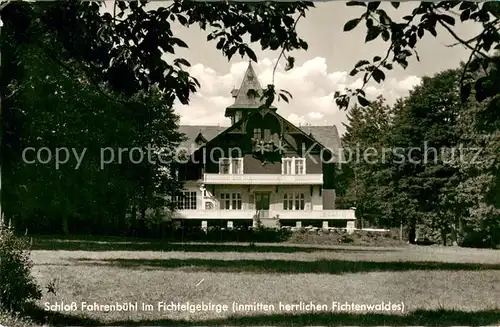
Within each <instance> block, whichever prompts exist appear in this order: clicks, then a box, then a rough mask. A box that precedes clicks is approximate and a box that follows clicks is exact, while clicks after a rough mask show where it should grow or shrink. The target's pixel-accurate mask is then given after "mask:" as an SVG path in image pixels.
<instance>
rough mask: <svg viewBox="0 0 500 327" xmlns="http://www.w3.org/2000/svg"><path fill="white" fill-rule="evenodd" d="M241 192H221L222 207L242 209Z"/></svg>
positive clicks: (223, 208) (224, 208)
mask: <svg viewBox="0 0 500 327" xmlns="http://www.w3.org/2000/svg"><path fill="white" fill-rule="evenodd" d="M241 206H242V203H241V193H221V194H220V208H221V209H222V210H241Z"/></svg>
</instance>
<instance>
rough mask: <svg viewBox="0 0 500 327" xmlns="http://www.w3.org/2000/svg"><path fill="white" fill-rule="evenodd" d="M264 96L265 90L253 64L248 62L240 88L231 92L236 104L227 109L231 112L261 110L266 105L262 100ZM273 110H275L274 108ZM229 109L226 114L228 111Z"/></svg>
mask: <svg viewBox="0 0 500 327" xmlns="http://www.w3.org/2000/svg"><path fill="white" fill-rule="evenodd" d="M250 90H253V91H250ZM262 94H263V88H262V86H261V85H260V82H259V79H258V77H257V74H256V73H255V70H254V69H253V66H252V62H248V67H247V70H246V72H245V76H244V77H243V81H242V82H241V86H240V88H239V89H234V90H232V91H231V95H233V97H234V98H235V100H234V103H233V104H232V105H230V106H229V107H227V109H229V111H230V110H231V109H256V108H259V107H260V106H261V105H262V104H264V101H263V100H261V97H262ZM271 108H273V109H274V107H271ZM227 109H226V112H227V111H228V110H227Z"/></svg>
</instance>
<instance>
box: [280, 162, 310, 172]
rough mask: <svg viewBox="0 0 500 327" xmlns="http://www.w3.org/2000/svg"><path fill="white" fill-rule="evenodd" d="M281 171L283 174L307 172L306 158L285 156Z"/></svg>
mask: <svg viewBox="0 0 500 327" xmlns="http://www.w3.org/2000/svg"><path fill="white" fill-rule="evenodd" d="M281 173H282V174H283V175H304V174H305V173H306V159H305V158H283V159H282V165H281Z"/></svg>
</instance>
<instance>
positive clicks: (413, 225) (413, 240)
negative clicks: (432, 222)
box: [408, 218, 417, 244]
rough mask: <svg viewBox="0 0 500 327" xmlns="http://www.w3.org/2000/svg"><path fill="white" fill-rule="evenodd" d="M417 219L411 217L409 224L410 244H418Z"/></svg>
mask: <svg viewBox="0 0 500 327" xmlns="http://www.w3.org/2000/svg"><path fill="white" fill-rule="evenodd" d="M416 225H417V220H416V219H415V218H410V224H409V226H408V241H409V242H410V244H416V243H417V242H416V237H417V226H416Z"/></svg>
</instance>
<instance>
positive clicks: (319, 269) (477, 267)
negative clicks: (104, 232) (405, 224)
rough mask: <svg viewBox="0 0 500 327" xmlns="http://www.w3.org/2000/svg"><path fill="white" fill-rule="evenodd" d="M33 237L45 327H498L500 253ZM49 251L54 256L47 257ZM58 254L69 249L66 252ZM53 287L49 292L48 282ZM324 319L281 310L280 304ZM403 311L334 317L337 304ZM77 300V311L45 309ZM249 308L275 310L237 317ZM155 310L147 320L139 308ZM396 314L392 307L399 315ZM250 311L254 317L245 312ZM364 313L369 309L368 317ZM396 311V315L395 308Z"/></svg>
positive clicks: (40, 319)
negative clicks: (192, 308) (176, 306)
mask: <svg viewBox="0 0 500 327" xmlns="http://www.w3.org/2000/svg"><path fill="white" fill-rule="evenodd" d="M43 242H46V240H45V241H39V240H35V241H34V244H33V248H34V249H35V250H33V251H32V258H33V261H34V264H35V266H34V270H33V272H34V275H35V277H36V278H37V280H38V281H39V283H40V285H42V286H43V287H44V295H43V298H42V299H41V300H40V301H39V303H38V305H39V307H40V310H38V311H34V312H33V318H34V319H35V321H38V322H39V323H49V324H53V325H114V326H116V325H125V324H127V325H141V326H144V325H166V324H175V325H192V324H194V325H198V326H199V325H228V324H230V325H292V324H293V325H295V326H303V325H495V324H498V323H500V251H495V250H479V249H465V248H453V247H417V246H401V247H391V248H382V247H361V246H324V245H309V246H308V245H293V244H257V245H249V244H248V243H245V244H241V243H239V244H238V243H225V244H162V245H159V244H153V243H150V242H142V243H138V242H130V243H129V242H118V241H117V240H113V241H112V242H111V241H109V242H111V243H108V242H107V241H100V242H92V241H82V240H72V241H59V242H52V243H51V244H52V245H51V246H50V247H49V246H47V244H46V243H43ZM49 248H50V249H49ZM61 249H62V250H61ZM48 284H53V285H54V286H55V287H54V290H55V294H54V292H48V291H47V288H46V285H48ZM171 301H173V302H175V303H177V302H180V303H186V302H190V303H191V304H201V303H202V302H203V303H205V304H213V305H219V306H222V305H227V306H228V311H225V312H217V311H215V310H212V311H197V312H193V313H190V312H187V311H183V312H180V311H162V310H158V307H157V305H158V302H166V303H170V302H171ZM301 301H302V302H303V303H307V304H309V303H310V302H313V303H314V304H322V305H327V306H328V311H326V312H324V311H307V310H304V308H302V310H301V308H300V307H299V308H295V310H291V311H284V310H280V308H279V303H280V302H281V303H282V304H299V303H300V302H301ZM333 301H336V302H339V303H342V304H343V303H345V302H348V303H353V304H358V305H375V304H380V303H381V302H384V304H388V303H391V304H394V305H396V306H397V305H400V306H401V308H402V310H392V311H387V310H385V311H384V310H376V309H380V308H374V309H372V310H358V311H356V310H354V309H351V310H344V311H332V310H331V306H332V302H333ZM46 302H48V303H50V304H55V303H60V302H64V303H66V304H71V303H72V302H76V303H77V306H78V309H77V310H76V311H72V312H46V311H43V310H42V309H43V307H44V304H45V303H46ZM81 302H87V303H93V302H96V303H97V304H115V303H116V302H119V303H124V302H132V303H136V302H137V303H138V306H139V308H138V310H137V311H130V312H118V311H113V310H111V311H106V312H103V311H86V312H84V311H81V310H80V309H81V308H80V305H81ZM233 302H237V303H239V304H242V305H253V304H256V305H257V304H261V305H274V306H275V307H274V310H272V308H271V309H269V308H270V307H268V308H267V309H268V310H267V311H266V310H264V309H263V308H258V307H253V308H250V307H247V308H246V309H247V310H243V311H237V312H233V311H232V304H233ZM142 303H146V304H152V305H153V307H154V309H153V310H152V311H147V310H142V309H141V306H142ZM396 306H395V308H396ZM249 309H254V310H249ZM361 309H365V308H361ZM396 309H397V308H396Z"/></svg>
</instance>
